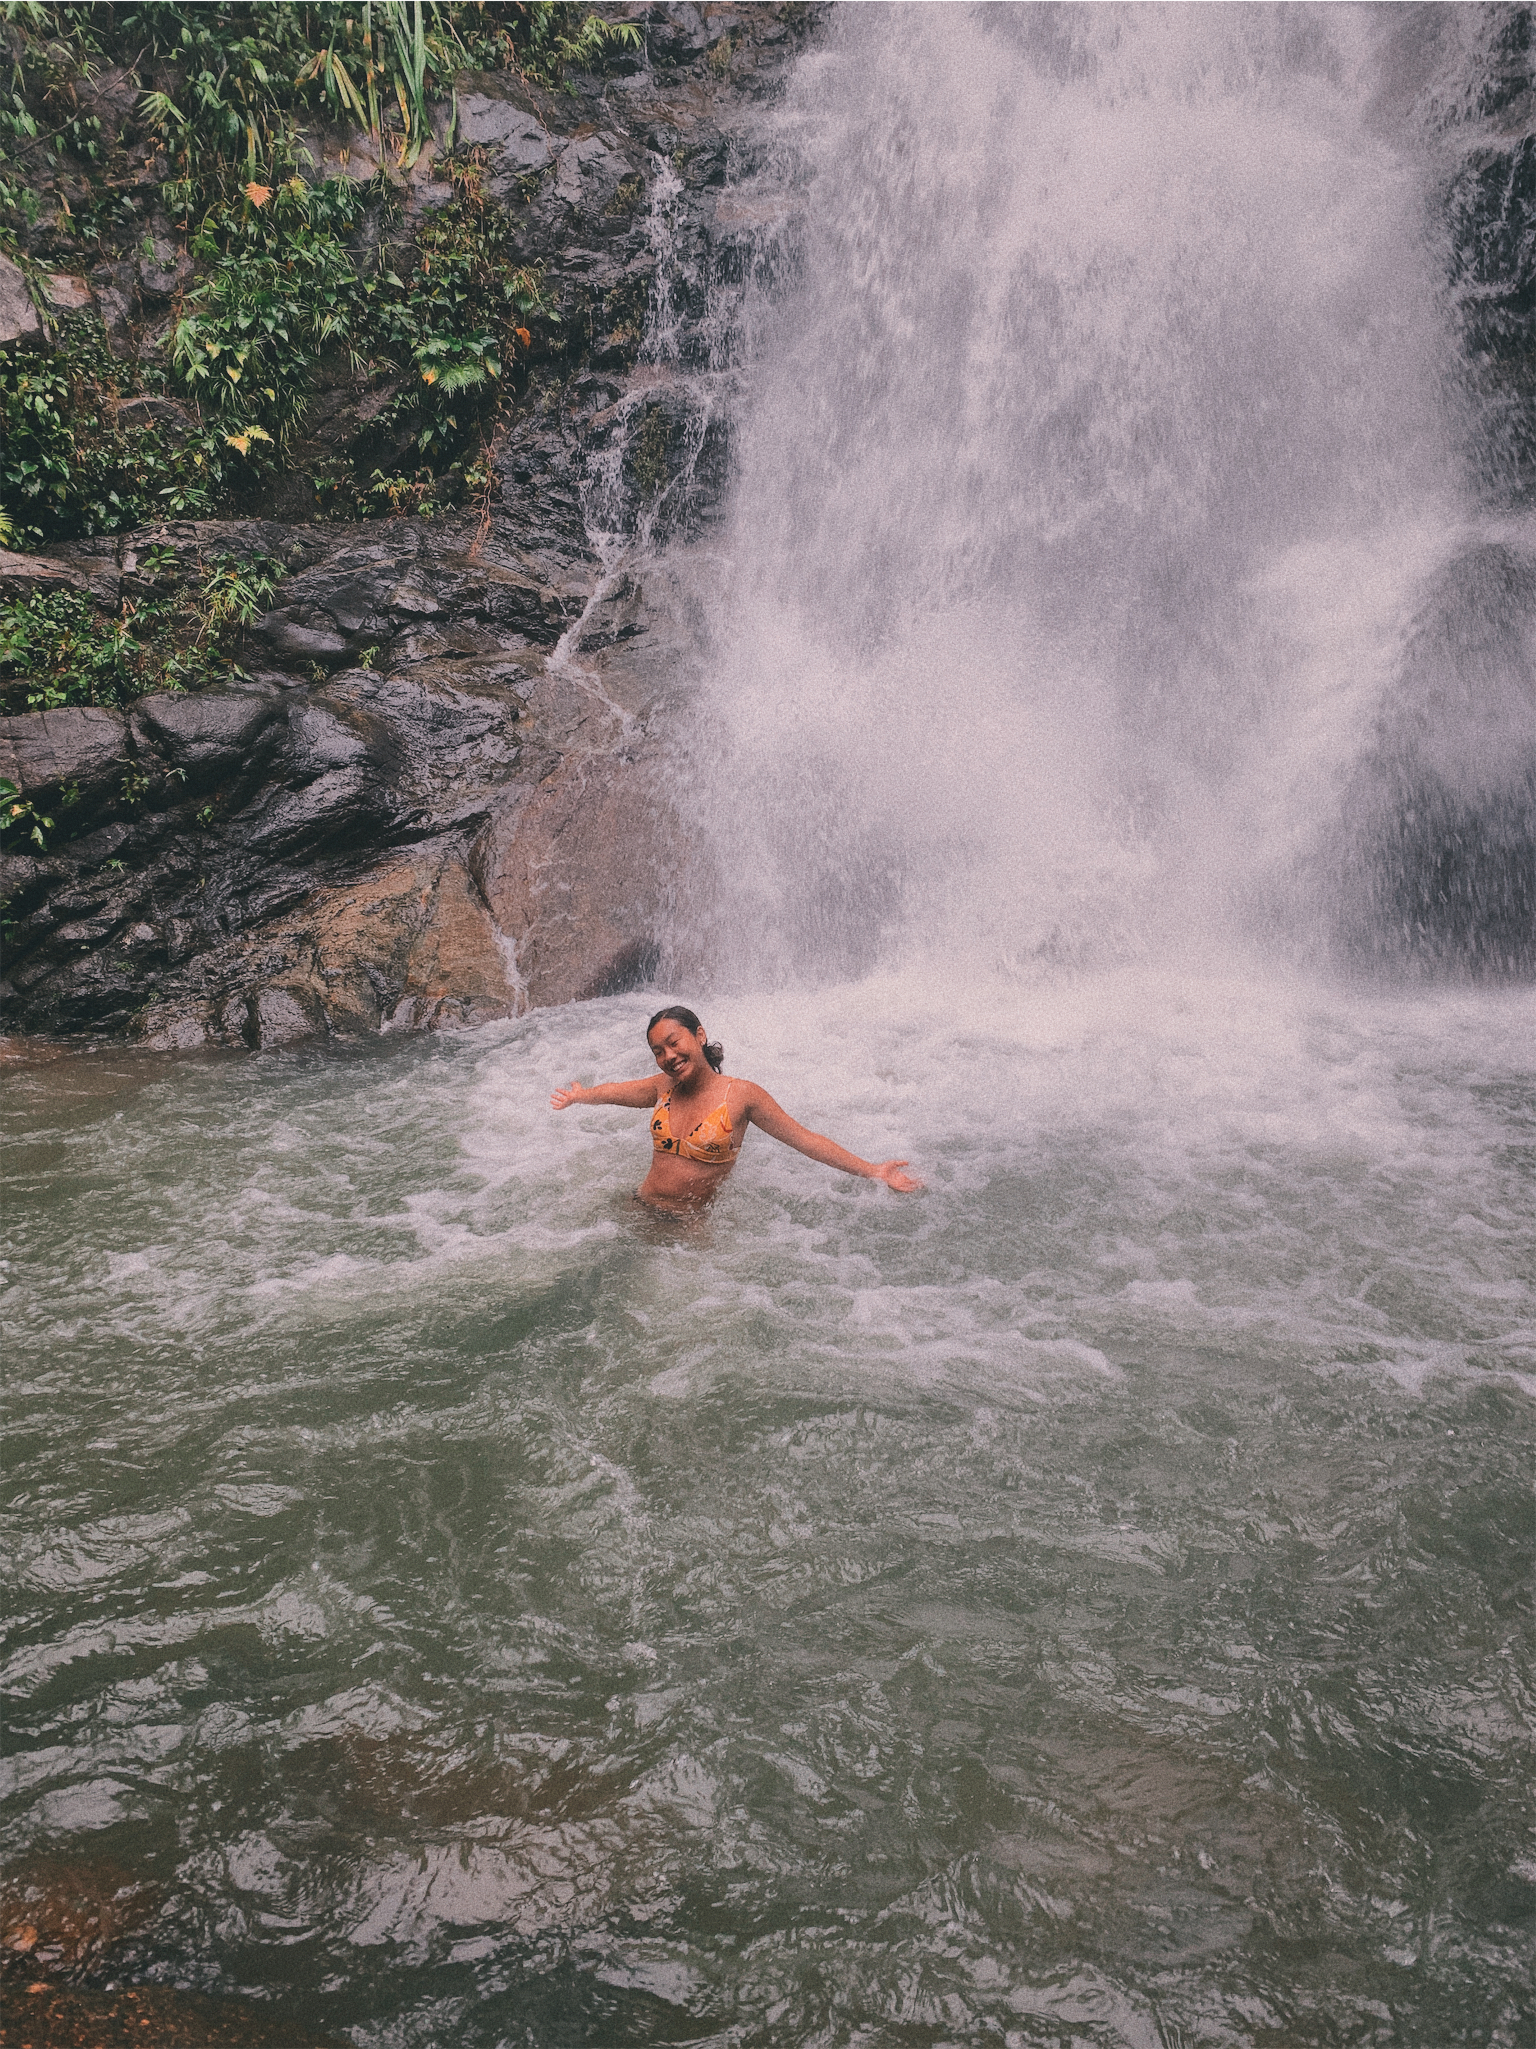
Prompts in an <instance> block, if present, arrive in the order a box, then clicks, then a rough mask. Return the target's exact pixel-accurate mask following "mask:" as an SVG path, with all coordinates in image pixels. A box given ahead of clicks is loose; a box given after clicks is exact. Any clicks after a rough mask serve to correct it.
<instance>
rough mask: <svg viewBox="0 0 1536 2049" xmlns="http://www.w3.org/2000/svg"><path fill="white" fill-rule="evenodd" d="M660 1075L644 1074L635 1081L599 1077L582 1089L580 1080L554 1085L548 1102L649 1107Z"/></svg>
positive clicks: (561, 1106) (563, 1106)
mask: <svg viewBox="0 0 1536 2049" xmlns="http://www.w3.org/2000/svg"><path fill="white" fill-rule="evenodd" d="M660 1082H661V1077H660V1075H656V1074H643V1075H642V1076H641V1077H640V1079H639V1080H638V1081H600V1082H599V1083H598V1085H597V1087H596V1088H595V1089H584V1088H583V1087H582V1085H581V1083H580V1082H579V1081H573V1082H571V1083H570V1084H569V1086H568V1087H566V1088H563V1089H556V1090H555V1092H554V1094H553V1095H552V1096H551V1097H550V1099H549V1100H550V1106H551V1108H553V1109H556V1110H569V1108H570V1107H571V1105H572V1103H616V1104H617V1105H618V1106H619V1108H620V1109H623V1110H649V1109H651V1108H652V1107H653V1106H654V1104H655V1102H656V1092H657V1089H658V1087H659V1085H660Z"/></svg>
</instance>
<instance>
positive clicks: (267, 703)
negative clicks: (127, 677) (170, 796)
mask: <svg viewBox="0 0 1536 2049" xmlns="http://www.w3.org/2000/svg"><path fill="white" fill-rule="evenodd" d="M280 709H281V707H280V706H279V705H278V703H277V702H276V701H275V700H274V699H272V698H270V697H264V696H254V695H250V694H247V693H245V692H240V693H236V692H233V691H219V692H216V693H215V692H210V693H205V694H202V695H198V696H195V697H194V696H183V697H146V698H142V699H141V700H140V701H139V703H138V704H137V705H136V706H135V707H134V710H133V715H132V718H131V720H130V722H129V724H130V730H131V731H132V732H133V734H134V737H135V739H136V740H138V742H139V744H140V746H141V747H144V748H148V749H154V750H156V751H158V752H159V753H160V754H161V755H163V756H164V758H165V759H166V760H167V761H168V762H169V763H170V764H171V766H172V767H173V768H179V769H181V770H183V771H184V772H185V774H186V777H187V787H188V788H189V789H192V788H195V787H200V786H201V785H203V784H204V783H207V782H210V781H214V780H216V779H217V778H218V777H220V776H226V775H229V774H231V773H232V772H233V771H234V770H235V769H237V768H238V767H239V766H240V765H241V764H242V762H244V761H245V760H246V758H247V756H248V753H249V749H250V745H251V742H252V741H253V740H254V739H255V738H256V735H257V734H258V733H259V732H260V731H261V729H262V727H263V726H265V725H267V724H268V723H269V722H270V721H271V720H272V719H273V718H274V717H276V716H277V715H278V712H279V711H280Z"/></svg>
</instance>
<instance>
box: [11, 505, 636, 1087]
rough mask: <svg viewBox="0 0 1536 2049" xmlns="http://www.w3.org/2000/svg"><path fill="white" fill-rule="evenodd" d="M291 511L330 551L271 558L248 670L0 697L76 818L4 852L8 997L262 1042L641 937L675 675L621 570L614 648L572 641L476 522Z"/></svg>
mask: <svg viewBox="0 0 1536 2049" xmlns="http://www.w3.org/2000/svg"><path fill="white" fill-rule="evenodd" d="M166 531H167V533H168V532H169V531H170V530H166ZM311 531H312V533H318V534H319V535H320V536H321V537H322V538H327V539H331V540H332V542H333V552H331V553H330V554H328V555H326V556H324V557H322V559H321V560H320V561H318V562H315V563H313V564H312V565H311V567H309V568H308V569H305V570H301V571H300V572H299V573H298V574H296V575H295V576H294V577H292V578H291V579H289V581H288V582H287V583H286V584H285V585H283V586H282V587H281V588H282V592H283V595H284V596H285V597H286V598H287V599H288V602H287V603H286V604H284V605H283V606H282V607H281V608H279V609H277V610H274V611H273V612H272V613H270V614H268V616H267V617H266V618H265V619H263V620H261V621H259V622H258V624H257V626H256V628H255V630H254V631H253V633H252V635H251V637H250V642H249V645H248V647H247V648H246V650H245V656H246V661H247V662H248V663H249V665H250V666H249V669H248V671H247V673H246V675H245V676H244V677H243V678H240V679H238V680H235V681H233V682H232V683H231V684H230V685H229V686H227V687H225V688H223V689H219V690H213V691H206V692H200V693H197V694H195V695H191V694H189V695H177V696H157V697H150V698H145V699H142V700H140V702H139V703H137V704H136V705H134V706H132V707H131V709H130V710H129V711H127V712H120V711H111V710H95V709H83V710H70V711H56V712H44V713H40V714H31V715H27V716H24V717H20V718H11V719H4V720H0V772H3V773H5V774H8V775H10V776H11V777H12V779H13V780H14V781H16V782H18V783H19V784H20V785H21V786H22V788H23V789H24V790H26V791H27V793H28V794H29V796H31V797H32V799H33V800H34V802H35V803H37V804H38V805H39V806H40V807H41V806H42V805H44V804H45V803H46V804H51V805H52V806H53V808H54V813H55V815H56V816H57V817H60V818H67V819H68V821H69V823H70V825H71V827H72V828H73V834H72V836H71V837H70V838H69V839H68V840H66V841H63V842H62V843H59V844H57V845H56V847H55V848H51V849H50V850H49V851H48V852H47V853H46V854H42V855H35V856H29V855H13V856H10V857H8V858H7V859H6V860H5V861H4V863H3V866H0V890H3V892H4V894H5V895H6V897H7V898H8V910H7V916H8V919H9V921H10V934H9V942H8V946H7V981H8V997H7V1003H8V1009H9V1012H10V1017H11V1020H12V1022H13V1024H16V1025H20V1026H21V1027H22V1028H24V1029H31V1030H42V1031H54V1032H73V1031H86V1030H101V1029H107V1030H114V1031H119V1032H135V1033H138V1034H142V1035H143V1036H145V1037H146V1038H148V1040H149V1041H150V1042H151V1043H153V1044H159V1045H164V1046H169V1047H177V1048H182V1049H187V1048H191V1047H195V1046H201V1045H207V1044H210V1043H213V1044H226V1045H248V1046H253V1047H269V1046H279V1045H286V1044H290V1043H292V1042H294V1041H296V1040H299V1039H304V1038H310V1037H314V1036H317V1035H326V1034H336V1033H342V1034H354V1033H366V1032H376V1031H388V1030H399V1029H411V1030H419V1029H422V1028H424V1027H429V1026H436V1025H442V1024H447V1023H473V1022H478V1021H481V1020H483V1019H486V1018H491V1017H497V1016H504V1015H507V1014H510V1013H512V1012H515V1011H518V1010H521V1009H522V1008H524V1007H526V1006H528V1005H530V1004H541V1003H559V1002H566V1001H569V1000H571V999H572V998H575V997H580V996H583V995H589V994H592V993H595V992H596V991H598V990H600V989H608V988H611V987H613V986H615V983H616V981H622V979H623V977H624V975H625V974H626V973H629V974H630V975H631V977H632V979H638V978H639V973H640V968H639V964H641V963H645V962H651V961H654V958H655V950H656V937H655V926H656V919H657V915H658V909H659V904H660V901H661V897H660V893H659V888H658V883H657V878H656V859H655V848H656V844H657V839H658V835H660V836H661V837H663V838H664V837H665V833H666V831H667V829H668V828H667V821H666V818H665V813H664V811H662V810H659V809H658V807H657V805H656V804H655V803H654V801H653V800H652V798H651V796H650V794H649V792H650V787H651V785H650V782H649V781H648V779H647V775H646V771H645V768H644V765H643V764H644V760H645V758H646V756H647V755H648V753H649V751H650V749H651V748H652V747H653V746H654V745H655V744H656V743H655V740H654V739H653V738H651V737H650V736H651V735H652V733H653V730H655V729H658V728H660V729H664V727H665V722H666V716H667V713H668V710H669V708H670V707H671V700H670V699H669V698H668V696H667V691H666V678H667V672H668V667H669V665H668V662H667V660H666V658H665V633H664V629H663V627H662V624H661V622H659V621H658V620H657V619H656V617H655V616H654V615H647V614H645V613H644V594H643V591H642V589H641V587H640V586H639V584H638V583H636V582H635V581H634V580H633V579H632V578H626V579H621V580H620V581H621V583H622V585H623V589H622V595H618V596H616V597H615V598H614V599H613V601H612V604H611V605H610V608H609V610H608V611H607V612H604V611H602V604H601V599H599V602H598V612H599V615H600V616H601V617H604V618H611V617H615V616H618V617H622V618H623V619H624V620H625V622H626V623H625V625H624V627H623V632H624V636H625V642H624V648H623V649H622V650H619V649H617V648H616V647H615V648H613V649H610V650H608V651H605V652H601V653H597V654H589V655H587V656H584V657H582V659H581V663H580V665H579V666H574V665H567V664H566V663H564V662H562V661H560V660H559V659H557V658H555V646H556V643H557V640H558V638H559V635H560V633H561V632H562V631H563V630H564V629H565V627H566V626H568V625H575V624H576V623H577V622H578V620H579V619H580V618H581V616H582V609H583V603H584V593H583V590H582V588H581V586H580V585H579V584H569V583H564V582H561V583H554V582H550V581H548V580H543V579H541V577H540V575H539V574H538V573H537V571H536V569H535V568H533V567H530V565H529V564H528V563H527V561H526V560H525V559H524V558H523V557H521V556H520V555H518V554H517V553H515V552H513V551H510V550H508V549H507V548H505V546H504V545H503V544H502V541H501V539H500V537H499V536H498V535H497V534H496V533H495V532H494V531H493V532H492V533H491V534H490V535H489V536H488V537H487V538H486V539H485V541H484V544H483V545H482V547H481V548H480V549H479V550H478V552H477V551H476V550H475V548H474V545H473V543H474V540H475V534H474V531H473V530H472V529H470V528H467V527H466V528H462V529H455V528H452V527H450V526H448V525H446V524H435V523H434V524H425V523H422V522H419V521H412V520H401V521H397V522H391V523H389V524H387V525H384V526H381V527H375V528H371V529H369V530H368V532H367V534H366V536H365V537H362V538H359V537H357V536H356V535H355V534H351V533H348V532H346V531H344V530H336V529H323V528H322V529H316V530H311ZM137 538H138V539H139V540H140V541H141V542H142V541H146V540H152V539H153V538H154V537H145V536H140V537H137ZM183 540H185V537H183ZM227 540H228V536H225V535H222V534H221V533H220V531H219V530H218V529H217V528H215V527H213V526H211V525H210V526H208V527H205V528H203V529H200V530H199V532H198V533H197V535H196V537H195V545H196V546H198V547H200V548H201V549H202V550H203V551H204V552H206V551H208V550H210V549H217V548H218V547H219V546H221V545H226V544H227ZM160 545H169V542H167V541H166V540H164V539H162V540H161V542H160ZM365 641H366V642H367V643H368V645H367V646H366V648H363V647H361V645H360V644H361V643H363V642H365ZM354 649H356V650H357V651H358V652H359V653H360V654H365V655H366V656H367V658H368V663H367V666H364V665H363V664H362V663H361V662H360V661H359V660H357V659H354ZM317 650H318V652H317ZM327 664H331V665H340V666H327ZM626 964H628V965H627V966H626Z"/></svg>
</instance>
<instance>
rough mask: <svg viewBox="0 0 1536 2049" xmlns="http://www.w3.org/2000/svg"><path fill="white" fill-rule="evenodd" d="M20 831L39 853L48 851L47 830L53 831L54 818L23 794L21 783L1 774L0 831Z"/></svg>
mask: <svg viewBox="0 0 1536 2049" xmlns="http://www.w3.org/2000/svg"><path fill="white" fill-rule="evenodd" d="M16 831H20V832H21V833H23V834H24V835H25V836H26V838H28V839H29V840H31V841H32V842H33V843H34V844H35V845H36V847H37V850H38V852H39V853H44V854H45V853H46V852H47V851H48V842H47V841H46V840H45V839H44V837H43V834H44V833H45V832H52V831H53V820H52V819H51V818H48V817H46V816H45V815H44V814H43V813H42V812H41V811H39V810H38V809H37V807H36V806H35V805H34V804H33V803H32V801H31V799H30V798H28V797H24V796H23V795H22V794H21V786H20V784H19V783H13V782H12V781H11V779H10V777H9V776H3V775H0V833H7V832H16Z"/></svg>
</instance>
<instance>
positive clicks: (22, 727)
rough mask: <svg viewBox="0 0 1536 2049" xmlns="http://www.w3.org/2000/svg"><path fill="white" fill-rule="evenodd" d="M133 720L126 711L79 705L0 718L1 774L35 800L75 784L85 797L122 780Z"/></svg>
mask: <svg viewBox="0 0 1536 2049" xmlns="http://www.w3.org/2000/svg"><path fill="white" fill-rule="evenodd" d="M127 753H128V721H127V720H126V719H125V718H124V716H123V714H122V713H121V712H117V711H99V710H95V709H93V708H90V707H75V708H72V709H69V710H64V711H36V712H23V713H21V714H20V715H19V716H18V717H16V718H9V719H0V775H4V776H9V778H10V779H11V781H12V782H13V783H17V784H19V785H20V787H21V788H22V789H23V790H25V791H26V792H27V794H28V795H29V796H30V795H32V794H33V793H42V794H45V795H47V794H52V793H53V792H55V791H58V790H60V789H62V788H64V787H65V786H67V785H69V784H71V783H73V784H75V785H77V786H78V787H79V789H80V792H81V794H82V795H85V794H87V793H89V792H94V791H97V790H99V789H101V788H102V787H103V785H105V784H107V783H109V782H111V781H113V780H114V779H115V778H116V777H118V776H121V774H122V772H123V762H124V759H125V757H126V756H127Z"/></svg>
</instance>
